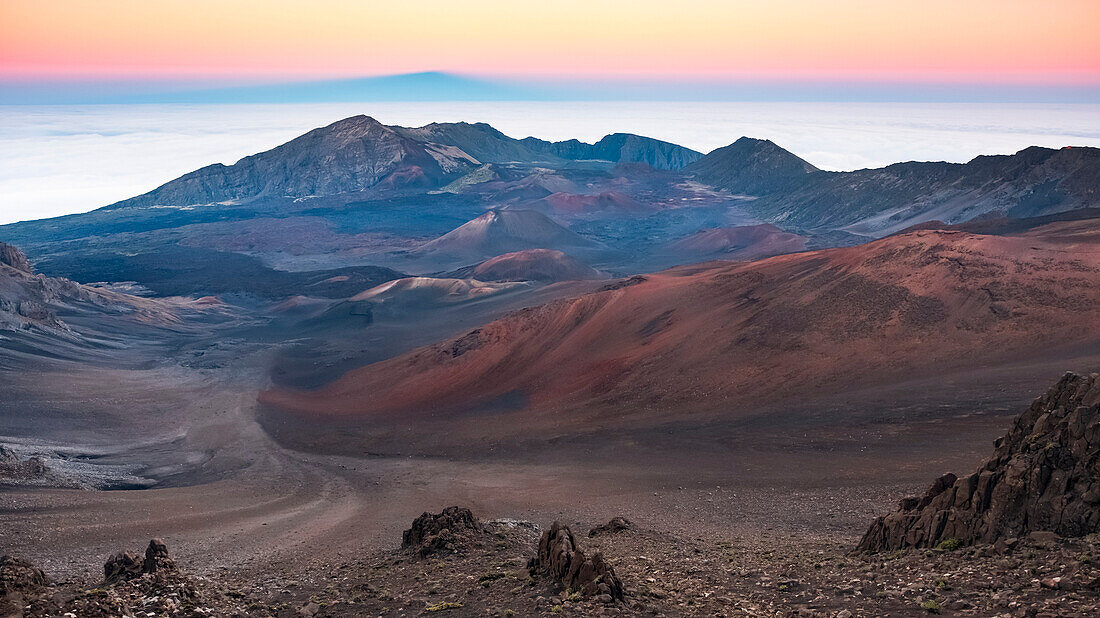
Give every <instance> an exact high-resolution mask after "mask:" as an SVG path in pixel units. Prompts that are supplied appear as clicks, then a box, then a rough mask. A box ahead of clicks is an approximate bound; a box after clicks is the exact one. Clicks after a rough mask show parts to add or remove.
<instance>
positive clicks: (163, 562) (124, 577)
mask: <svg viewBox="0 0 1100 618" xmlns="http://www.w3.org/2000/svg"><path fill="white" fill-rule="evenodd" d="M175 570H176V563H175V561H173V560H172V559H171V558H169V557H168V546H167V545H165V543H164V541H162V540H160V539H153V540H151V541H149V547H147V548H146V549H145V558H144V559H143V558H142V557H141V556H140V555H138V554H136V553H134V552H129V551H124V552H119V553H117V554H115V555H113V556H111V557H110V558H108V559H107V562H106V563H104V564H103V580H104V581H105V582H107V583H109V584H110V583H116V582H120V581H128V580H131V579H135V578H138V577H141V576H142V575H146V574H149V575H154V576H156V575H158V574H165V573H171V572H174V571H175Z"/></svg>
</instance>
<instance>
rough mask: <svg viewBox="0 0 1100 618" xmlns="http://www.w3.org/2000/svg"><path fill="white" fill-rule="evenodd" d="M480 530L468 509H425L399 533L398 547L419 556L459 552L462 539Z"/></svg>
mask: <svg viewBox="0 0 1100 618" xmlns="http://www.w3.org/2000/svg"><path fill="white" fill-rule="evenodd" d="M483 530H484V528H483V527H482V525H481V522H479V521H478V520H477V518H476V517H474V514H473V513H472V512H470V509H464V508H461V507H457V506H449V507H447V508H445V509H443V512H442V513H439V514H434V515H433V514H431V513H424V514H423V515H421V516H420V517H417V518H416V519H415V520H413V523H412V527H410V528H409V529H408V530H406V531H405V532H404V533H403V534H402V535H401V548H402V549H406V550H410V551H415V552H416V553H417V554H418V555H419V556H420V557H422V558H426V557H428V556H431V555H434V554H438V553H446V552H451V553H455V552H460V551H461V550H462V547H463V545H464V544H465V541H468V540H469V539H470V537H471V536H475V535H479V534H480V533H481V532H483Z"/></svg>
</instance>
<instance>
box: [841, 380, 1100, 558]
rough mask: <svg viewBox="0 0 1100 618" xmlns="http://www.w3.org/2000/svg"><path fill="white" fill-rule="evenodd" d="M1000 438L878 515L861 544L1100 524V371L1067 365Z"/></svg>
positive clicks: (964, 539)
mask: <svg viewBox="0 0 1100 618" xmlns="http://www.w3.org/2000/svg"><path fill="white" fill-rule="evenodd" d="M994 444H995V446H996V451H995V453H994V455H993V457H992V458H990V459H989V460H988V461H986V462H985V464H983V465H982V466H981V467H980V468H979V469H978V470H977V471H976V472H975V473H973V474H971V475H969V476H965V477H962V478H958V477H956V476H955V475H954V474H945V475H943V476H941V477H940V478H938V479H936V481H935V482H934V483H933V484H932V486H931V487H930V488H929V489H928V491H927V492H926V493H925V495H924V496H923V497H921V498H906V499H904V500H902V501H901V503H900V505H899V507H900V508H899V510H898V511H897V512H895V513H892V514H890V515H887V516H886V517H880V518H878V519H876V520H875V522H874V523H873V524H872V525H871V527H870V529H869V530H867V533H866V534H865V535H864V536H863V539H862V540H861V541H860V543H859V546H858V547H857V551H865V552H876V551H883V550H896V549H905V548H909V547H935V546H937V545H939V544H941V543H948V544H953V545H958V544H963V545H966V544H973V543H995V542H997V541H999V540H1001V541H1003V540H1006V539H1013V538H1019V537H1022V536H1025V535H1027V534H1028V533H1030V532H1033V531H1049V532H1053V533H1056V534H1058V535H1060V536H1064V537H1077V536H1083V535H1086V534H1090V533H1093V532H1097V531H1100V466H1098V462H1100V377H1098V376H1097V375H1096V374H1092V375H1090V376H1083V375H1078V374H1074V373H1067V374H1066V375H1065V376H1063V377H1062V379H1061V380H1059V381H1058V383H1057V384H1055V385H1054V387H1052V388H1051V389H1050V390H1049V391H1048V392H1047V393H1046V394H1045V395H1043V396H1042V397H1040V398H1038V399H1036V400H1035V401H1034V402H1033V403H1032V404H1031V407H1030V408H1028V410H1027V411H1025V412H1024V413H1023V414H1021V415H1020V416H1018V417H1017V418H1016V420H1015V421H1014V422H1013V425H1012V428H1011V430H1010V431H1009V432H1008V434H1007V435H1006V436H1004V437H1002V438H999V439H998V440H997V441H996V442H995V443H994Z"/></svg>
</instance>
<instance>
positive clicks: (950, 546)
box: [936, 537, 962, 551]
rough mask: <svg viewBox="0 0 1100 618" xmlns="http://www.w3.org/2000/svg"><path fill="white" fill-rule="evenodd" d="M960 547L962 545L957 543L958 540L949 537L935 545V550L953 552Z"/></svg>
mask: <svg viewBox="0 0 1100 618" xmlns="http://www.w3.org/2000/svg"><path fill="white" fill-rule="evenodd" d="M961 545H962V543H961V542H959V539H956V538H955V537H951V538H949V539H944V540H942V541H940V544H939V545H936V549H942V550H943V551H955V550H956V549H958V548H959V547H960V546H961Z"/></svg>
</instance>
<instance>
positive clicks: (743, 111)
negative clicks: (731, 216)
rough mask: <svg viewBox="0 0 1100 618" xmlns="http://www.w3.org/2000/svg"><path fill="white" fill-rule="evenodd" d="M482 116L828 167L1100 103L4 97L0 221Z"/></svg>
mask: <svg viewBox="0 0 1100 618" xmlns="http://www.w3.org/2000/svg"><path fill="white" fill-rule="evenodd" d="M361 113H365V114H369V115H372V116H374V117H376V118H378V119H379V120H381V121H382V122H385V123H388V124H402V125H410V126H419V125H423V124H427V123H429V122H443V121H460V120H465V121H469V122H488V123H490V124H492V125H493V126H495V127H496V128H498V129H500V130H501V131H503V132H505V133H507V134H508V135H511V136H513V137H525V136H528V135H534V136H536V137H541V138H544V139H551V140H559V139H569V138H574V137H575V138H578V139H581V140H585V141H590V142H591V141H595V140H598V139H599V138H600V137H602V136H603V135H605V134H607V133H613V132H630V133H639V134H642V135H648V136H651V137H656V138H659V139H664V140H668V141H671V142H675V143H678V144H683V145H685V146H689V147H691V148H695V149H696V150H700V151H703V152H707V151H709V150H711V149H713V148H717V147H719V146H724V145H726V144H729V143H730V142H733V141H734V140H736V139H737V138H738V137H740V136H742V135H748V136H751V137H761V138H768V139H771V140H773V141H775V142H776V143H778V144H779V145H781V146H783V147H785V148H787V149H789V150H791V151H793V152H795V153H796V154H798V155H800V156H802V157H803V158H805V159H807V160H808V161H810V162H811V163H814V164H815V165H817V166H819V167H821V168H824V169H830V170H849V169H857V168H861V167H878V166H881V165H887V164H889V163H894V162H897V161H906V160H938V161H955V162H964V161H967V160H969V159H971V158H973V157H974V156H977V155H979V154H1007V153H1012V152H1015V151H1017V150H1020V149H1022V148H1024V147H1027V146H1032V145H1039V146H1049V147H1061V146H1066V145H1074V146H1098V147H1100V105H1042V104H1030V105H1024V104H995V105H994V104H962V103H957V104H956V103H952V104H900V103H899V104H893V103H858V104H852V103H725V102H714V103H690V102H665V103H662V102H626V103H623V102H606V101H590V102H579V103H577V102H488V103H485V102H458V103H371V104H303V105H133V106H108V105H98V106H79V107H62V106H11V107H4V108H2V109H0V223H4V222H11V221H18V220H25V219H40V218H45V217H53V216H58V215H63V214H71V213H76V212H84V211H88V210H91V209H94V208H98V207H100V206H104V205H106V204H109V203H112V202H115V201H117V200H121V199H124V198H127V197H131V196H133V195H137V194H140V193H144V192H145V191H148V190H150V189H153V188H154V187H156V186H158V185H160V184H162V183H164V182H166V181H168V180H171V179H172V178H175V177H177V176H179V175H181V174H183V173H186V172H189V171H191V170H193V169H196V168H199V167H202V166H204V165H209V164H211V163H218V162H220V163H227V164H229V163H233V162H235V161H236V160H237V159H239V158H241V157H243V156H246V155H249V154H253V153H255V152H259V151H262V150H266V149H268V148H271V147H273V146H276V145H278V144H280V143H282V142H285V141H287V140H289V139H292V138H293V137H295V136H297V135H300V134H301V133H304V132H305V131H308V130H309V129H312V128H314V127H318V126H323V125H326V124H329V123H331V122H334V121H336V120H339V119H340V118H344V117H347V116H351V115H354V114H361Z"/></svg>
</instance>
